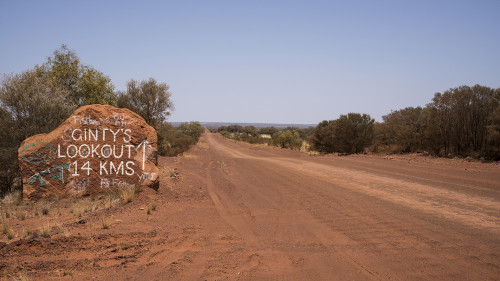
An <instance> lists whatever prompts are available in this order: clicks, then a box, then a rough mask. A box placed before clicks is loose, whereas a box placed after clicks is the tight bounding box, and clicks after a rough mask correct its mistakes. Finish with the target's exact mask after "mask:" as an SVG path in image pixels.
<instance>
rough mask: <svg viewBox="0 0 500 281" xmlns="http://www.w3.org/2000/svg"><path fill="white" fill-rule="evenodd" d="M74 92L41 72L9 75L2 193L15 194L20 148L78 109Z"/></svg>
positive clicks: (1, 104) (1, 100) (1, 102)
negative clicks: (13, 190)
mask: <svg viewBox="0 0 500 281" xmlns="http://www.w3.org/2000/svg"><path fill="white" fill-rule="evenodd" d="M69 95H70V92H69V91H68V89H67V88H66V87H65V86H64V85H62V84H60V83H59V81H57V80H53V79H47V77H46V76H43V75H39V73H38V72H37V71H34V70H28V71H25V72H23V73H21V74H15V75H6V76H4V77H3V79H2V80H1V87H0V115H1V120H2V122H0V145H1V147H2V148H1V149H0V185H1V186H0V194H2V193H5V192H7V191H11V190H12V189H13V188H19V187H20V186H14V183H15V180H16V178H18V168H17V161H16V159H17V149H18V147H19V145H20V144H21V142H22V141H23V140H24V139H26V138H28V137H30V136H32V135H36V134H40V133H47V132H49V131H51V130H53V129H55V128H56V127H57V126H59V125H60V124H61V123H62V122H63V121H64V120H65V119H66V118H68V117H69V116H70V114H71V112H72V111H73V110H74V109H75V106H74V105H73V104H71V103H70V102H69V100H68V96H69Z"/></svg>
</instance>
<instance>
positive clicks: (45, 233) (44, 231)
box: [40, 223, 52, 238]
mask: <svg viewBox="0 0 500 281" xmlns="http://www.w3.org/2000/svg"><path fill="white" fill-rule="evenodd" d="M51 231H52V226H51V225H50V224H48V223H45V224H43V226H42V227H41V228H40V236H42V237H43V238H50V232H51Z"/></svg>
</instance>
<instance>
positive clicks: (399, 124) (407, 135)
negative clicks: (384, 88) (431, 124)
mask: <svg viewBox="0 0 500 281" xmlns="http://www.w3.org/2000/svg"><path fill="white" fill-rule="evenodd" d="M422 113H423V108H421V107H407V108H404V109H401V110H396V111H392V112H391V113H389V114H387V115H384V116H382V119H383V120H384V128H383V130H385V132H383V134H384V135H385V137H386V140H385V143H386V144H387V145H394V146H396V147H397V148H396V151H394V152H406V153H408V152H414V151H417V150H420V149H422V148H423V135H424V131H425V120H424V118H423V115H422Z"/></svg>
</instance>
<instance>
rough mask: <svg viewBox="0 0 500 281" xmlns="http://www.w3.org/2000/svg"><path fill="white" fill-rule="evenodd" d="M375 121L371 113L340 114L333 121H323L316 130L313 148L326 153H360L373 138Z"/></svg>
mask: <svg viewBox="0 0 500 281" xmlns="http://www.w3.org/2000/svg"><path fill="white" fill-rule="evenodd" d="M374 123H375V120H374V119H372V118H371V117H370V115H367V114H362V115H361V114H359V113H349V114H347V115H340V117H339V118H338V119H337V120H333V121H332V120H330V121H322V122H320V123H319V124H318V126H316V129H315V131H314V134H313V137H312V145H313V148H315V149H316V150H318V151H320V152H326V153H331V152H340V153H360V152H362V151H363V149H365V148H366V147H367V146H369V145H370V144H371V142H372V140H373V136H374V131H373V126H374Z"/></svg>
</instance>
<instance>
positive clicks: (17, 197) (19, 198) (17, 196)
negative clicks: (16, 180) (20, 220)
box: [2, 191, 23, 205]
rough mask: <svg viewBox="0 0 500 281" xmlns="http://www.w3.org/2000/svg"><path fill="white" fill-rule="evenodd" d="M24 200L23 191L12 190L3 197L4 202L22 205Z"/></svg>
mask: <svg viewBox="0 0 500 281" xmlns="http://www.w3.org/2000/svg"><path fill="white" fill-rule="evenodd" d="M22 202H23V194H22V193H21V191H14V192H11V193H9V194H7V195H5V197H4V198H3V199H2V203H4V204H13V205H20V204H21V203H22Z"/></svg>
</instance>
